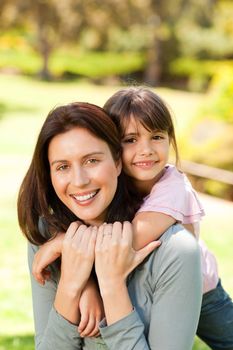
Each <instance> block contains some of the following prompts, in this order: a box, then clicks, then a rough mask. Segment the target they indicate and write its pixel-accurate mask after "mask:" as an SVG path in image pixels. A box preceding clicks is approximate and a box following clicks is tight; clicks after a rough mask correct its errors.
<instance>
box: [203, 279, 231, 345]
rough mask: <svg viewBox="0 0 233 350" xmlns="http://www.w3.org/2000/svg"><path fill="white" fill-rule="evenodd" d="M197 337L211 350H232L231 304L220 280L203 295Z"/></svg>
mask: <svg viewBox="0 0 233 350" xmlns="http://www.w3.org/2000/svg"><path fill="white" fill-rule="evenodd" d="M197 335H198V337H199V338H201V339H202V340H203V341H204V342H205V343H206V344H207V345H208V346H209V347H210V348H211V349H213V350H233V302H232V300H231V298H230V297H229V295H228V294H227V293H226V292H225V290H224V289H223V287H222V285H221V281H220V280H219V282H218V285H217V287H216V288H215V289H213V290H211V291H210V292H207V293H205V294H204V295H203V298H202V306H201V314H200V319H199V324H198V328H197Z"/></svg>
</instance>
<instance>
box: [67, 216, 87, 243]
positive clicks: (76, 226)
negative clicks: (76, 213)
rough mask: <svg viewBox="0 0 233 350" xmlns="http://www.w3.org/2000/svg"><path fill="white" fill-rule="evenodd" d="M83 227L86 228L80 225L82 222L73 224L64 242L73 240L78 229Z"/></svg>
mask: <svg viewBox="0 0 233 350" xmlns="http://www.w3.org/2000/svg"><path fill="white" fill-rule="evenodd" d="M81 226H85V225H80V221H74V222H72V223H71V224H70V226H69V227H68V230H67V231H66V234H65V238H64V240H65V241H67V240H70V239H72V238H73V237H74V235H75V233H76V231H77V229H78V228H80V227H81ZM85 227H86V226H85Z"/></svg>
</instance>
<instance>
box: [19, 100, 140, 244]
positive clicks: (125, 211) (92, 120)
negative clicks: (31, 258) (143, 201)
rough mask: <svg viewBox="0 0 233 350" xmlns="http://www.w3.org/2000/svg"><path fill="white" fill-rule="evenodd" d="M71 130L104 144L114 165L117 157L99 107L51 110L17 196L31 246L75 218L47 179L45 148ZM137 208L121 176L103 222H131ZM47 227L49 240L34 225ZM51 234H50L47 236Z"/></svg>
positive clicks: (113, 133) (111, 129) (113, 131)
mask: <svg viewBox="0 0 233 350" xmlns="http://www.w3.org/2000/svg"><path fill="white" fill-rule="evenodd" d="M75 127H81V128H84V129H86V130H88V131H89V132H90V133H92V134H93V135H94V136H96V137H97V138H99V139H101V140H103V141H105V142H106V143H107V144H108V146H109V149H110V151H111V154H112V157H113V159H114V160H115V161H116V162H117V161H119V160H120V158H121V143H120V135H119V132H118V130H117V127H116V125H115V124H114V123H113V121H112V120H111V118H110V117H109V116H108V114H107V113H106V112H105V111H104V110H103V109H102V108H100V107H98V106H96V105H93V104H89V103H83V102H76V103H71V104H68V105H65V106H60V107H57V108H55V109H54V110H52V111H51V112H50V113H49V114H48V116H47V118H46V120H45V122H44V124H43V126H42V129H41V131H40V134H39V136H38V140H37V143H36V147H35V150H34V155H33V158H32V161H31V165H30V167H29V169H28V171H27V173H26V176H25V178H24V180H23V182H22V185H21V187H20V191H19V196H18V220H19V225H20V228H21V230H22V231H23V233H24V234H25V236H26V237H27V239H28V240H29V241H30V242H31V243H34V244H38V245H40V244H42V243H44V242H45V241H46V240H48V239H49V238H51V236H54V235H55V234H56V232H58V231H65V230H67V228H68V226H69V224H70V223H71V222H72V221H76V220H77V219H79V218H77V217H76V216H75V215H74V214H73V213H72V212H71V211H70V210H69V209H68V208H67V207H66V206H65V205H64V204H63V203H62V202H61V200H60V199H59V198H58V196H57V195H56V193H55V191H54V188H53V186H52V182H51V178H50V166H49V161H48V147H49V144H50V142H51V140H52V139H53V138H54V137H55V136H56V135H59V134H62V133H65V132H67V131H69V130H71V129H73V128H75ZM139 205H140V199H139V197H138V195H137V191H134V188H133V185H132V184H131V183H128V182H126V176H125V175H124V174H123V173H122V174H120V176H119V177H118V187H117V191H116V194H115V196H114V198H113V200H112V202H111V204H110V206H109V208H108V212H107V217H106V219H105V220H106V222H114V221H124V220H132V218H133V216H134V214H135V211H136V210H137V209H138V207H139ZM41 218H42V219H43V222H46V225H47V226H48V228H49V232H50V237H47V238H46V237H45V236H44V234H43V233H41V232H42V231H43V230H41V229H40V230H39V228H38V223H39V224H41ZM51 232H53V234H52V233H51Z"/></svg>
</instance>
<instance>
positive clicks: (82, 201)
mask: <svg viewBox="0 0 233 350" xmlns="http://www.w3.org/2000/svg"><path fill="white" fill-rule="evenodd" d="M98 192H99V189H98V190H95V191H89V192H85V193H78V194H71V195H70V196H71V197H72V198H74V200H75V201H76V202H77V203H78V204H79V205H89V204H90V203H91V202H92V201H93V200H94V198H95V196H96V195H97V193H98Z"/></svg>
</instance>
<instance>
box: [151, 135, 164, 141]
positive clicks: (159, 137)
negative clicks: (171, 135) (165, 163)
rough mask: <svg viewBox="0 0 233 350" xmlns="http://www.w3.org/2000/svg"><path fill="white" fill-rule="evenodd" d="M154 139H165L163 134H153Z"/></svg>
mask: <svg viewBox="0 0 233 350" xmlns="http://www.w3.org/2000/svg"><path fill="white" fill-rule="evenodd" d="M153 139H154V140H163V139H164V136H163V135H154V136H153Z"/></svg>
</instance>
